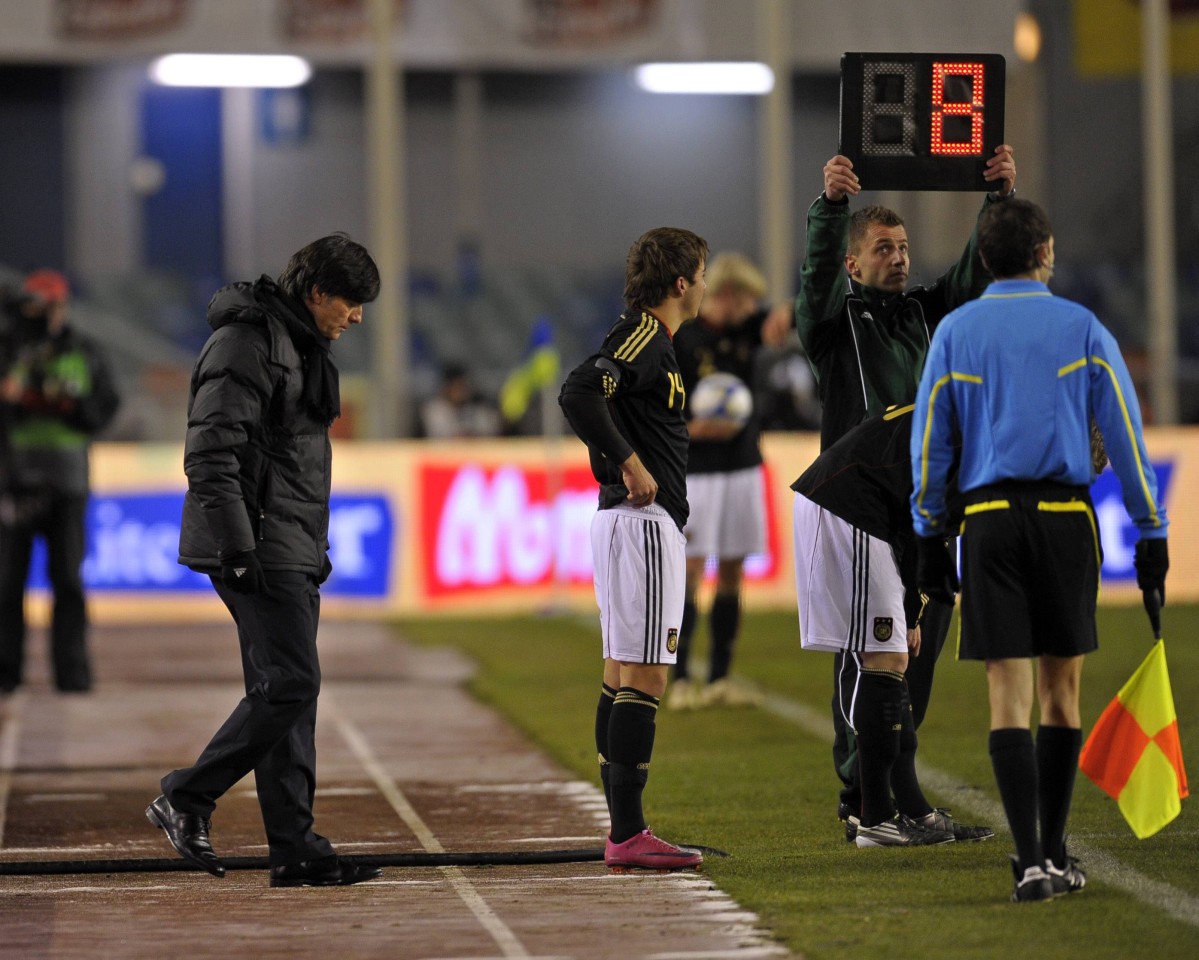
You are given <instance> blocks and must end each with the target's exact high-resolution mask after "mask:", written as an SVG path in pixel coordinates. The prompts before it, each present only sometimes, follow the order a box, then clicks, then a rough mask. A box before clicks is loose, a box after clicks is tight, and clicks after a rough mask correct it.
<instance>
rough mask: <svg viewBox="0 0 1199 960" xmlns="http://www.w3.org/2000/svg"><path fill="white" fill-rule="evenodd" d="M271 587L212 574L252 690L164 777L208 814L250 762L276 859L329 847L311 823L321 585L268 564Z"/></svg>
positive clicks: (170, 793) (181, 801) (194, 808)
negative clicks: (247, 588) (243, 587)
mask: <svg viewBox="0 0 1199 960" xmlns="http://www.w3.org/2000/svg"><path fill="white" fill-rule="evenodd" d="M267 583H268V584H269V590H268V592H267V593H265V594H250V595H246V594H239V593H234V592H232V591H231V590H228V589H226V588H225V587H224V586H223V585H222V584H221V583H220V581H219V580H217V579H216V578H215V577H214V578H213V586H215V587H216V591H217V593H218V594H219V595H220V598H221V600H223V601H224V603H225V606H226V607H228V608H229V612H230V613H231V614H232V615H233V620H234V622H235V623H236V624H237V638H238V641H239V642H240V644H241V662H242V672H243V673H244V675H245V682H246V695H245V697H243V698H242V700H241V702H240V703H238V705H237V707H236V708H235V709H234V710H233V713H232V714H230V716H229V719H228V720H226V721H225V723H224V724H223V725H222V726H221V728H220V729H219V730H218V731H217V732H216V734H215V735H214V736H213V738H212V740H211V741H209V744H208V746H207V747H205V748H204V752H203V753H201V754H200V757H199V759H198V760H196V762H195V764H194V765H193V766H191V767H188V768H186V769H184V770H176V771H174V772H173V773H169V774H167V775H166V776H165V777H163V778H162V792H163V795H164V796H166V798H167V800H169V801H170V803H171V806H173V807H175V808H176V809H177V810H181V811H183V812H184V813H194V814H199V815H200V816H204V817H208V816H211V815H212V811H213V810H214V809H215V807H216V802H217V800H218V799H219V798H220V797H221V796H222V795H223V794H224V793H225V792H226V791H228V790H229V788H230V787H232V786H233V785H234V784H235V783H237V782H238V781H239V780H240V779H241V778H242V777H244V776H245V775H246V774H247V773H249V772H250V771H251V770H253V771H254V779H255V781H256V783H257V787H258V805H259V807H260V808H261V810H262V822H263V824H264V825H265V826H266V836H267V842H268V844H269V847H270V862H271V865H272V866H278V865H282V864H289V863H296V862H298V861H301V860H312V859H315V858H317V857H324V856H328V855H329V854H331V853H332V852H333V847H332V846H331V845H330V843H329V841H328V840H326V839H325V838H324V837H322V836H320V835H319V834H317V833H315V832H314V831H313V829H312V800H313V795H314V792H315V790H316V742H315V739H316V700H317V694H318V693H320V687H321V669H320V663H319V661H318V659H317V653H316V630H317V622H318V620H319V619H320V606H321V600H320V590H319V588H318V587H317V584H316V581H315V580H313V578H312V577H310V576H307V575H305V574H301V573H293V572H290V571H276V570H269V571H267Z"/></svg>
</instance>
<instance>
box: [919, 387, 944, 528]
mask: <svg viewBox="0 0 1199 960" xmlns="http://www.w3.org/2000/svg"><path fill="white" fill-rule="evenodd" d="M949 378H950V374H948V373H947V374H945V376H943V377H940V378H939V379H938V380H937V381H936V382H935V383H934V384H933V388H932V390H930V391H929V394H928V418H927V419H926V420H925V423H924V437H923V439H922V440H921V442H920V494H919V495H918V496H917V497H916V509H917V510H919V511H920V515H921V516H922V517H925V518H926V519H928V520H931V519H932V514H930V513H929V512H928V511H927V510H925V509H924V495H925V494H926V493H927V492H928V444H929V440H930V439H931V438H932V435H933V411H934V410H935V409H936V406H937V395H938V394H939V393H940V392H941V388H942V387H944V386H945V384H947V383H949Z"/></svg>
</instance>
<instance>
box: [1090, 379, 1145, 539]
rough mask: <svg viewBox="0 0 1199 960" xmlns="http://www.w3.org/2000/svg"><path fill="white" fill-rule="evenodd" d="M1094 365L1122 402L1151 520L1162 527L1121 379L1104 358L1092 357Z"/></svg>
mask: <svg viewBox="0 0 1199 960" xmlns="http://www.w3.org/2000/svg"><path fill="white" fill-rule="evenodd" d="M1091 362H1092V363H1097V364H1099V366H1101V367H1103V369H1104V370H1106V371H1107V375H1108V376H1109V377H1111V381H1112V389H1113V390H1115V391H1116V399H1117V400H1118V401H1119V402H1120V413H1121V415H1122V416H1123V417H1124V431H1125V433H1126V434H1127V435H1128V446H1129V447H1130V448H1131V449H1132V456H1133V459H1134V460H1135V461H1136V465H1137V476H1138V477H1139V478H1140V481H1141V493H1142V494H1144V496H1145V504H1146V505H1147V506H1148V507H1149V518H1150V519H1151V520H1152V521H1153V525H1154V526H1155V527H1160V526H1161V525H1162V521H1161V517H1159V516H1158V515H1157V504H1156V503H1154V502H1153V494H1152V493H1150V491H1149V483H1148V481H1146V479H1145V464H1144V463H1142V462H1141V451H1140V449H1139V447H1138V445H1137V434H1136V431H1135V430H1134V429H1133V427H1132V417H1130V416H1129V414H1128V404H1127V403H1126V402H1125V400H1124V391H1123V390H1121V389H1120V378H1119V377H1117V376H1116V371H1115V370H1113V369H1112V368H1111V364H1109V363H1108V362H1107V361H1106V360H1104V359H1103V357H1091Z"/></svg>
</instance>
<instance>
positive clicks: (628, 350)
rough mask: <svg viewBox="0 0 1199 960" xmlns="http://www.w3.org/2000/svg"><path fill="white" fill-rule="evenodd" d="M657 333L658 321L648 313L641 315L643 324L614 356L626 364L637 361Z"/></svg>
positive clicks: (638, 325) (639, 324)
mask: <svg viewBox="0 0 1199 960" xmlns="http://www.w3.org/2000/svg"><path fill="white" fill-rule="evenodd" d="M657 332H658V321H657V319H656V318H655V317H654V316H652V315H651V314H648V313H643V314H641V322H640V323H638V324H637V326H636V328H635V329H634V330H633V332H632V333H630V334H629V336H628V338H627V339H626V340H625V342H624V343H622V344H621V345H620V346H619V347H618V348H617V350H616V353H615V354H613V356H615V357H616V359H617V360H623V361H624V362H625V363H629V362H631V361H633V360H635V359H636V358H637V354H639V353H640V352H641V351H642V350H644V349H645V345H646V344H647V343H649V342H650V340H652V339H653V337H654V334H655V333H657Z"/></svg>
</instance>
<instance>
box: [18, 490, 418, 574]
mask: <svg viewBox="0 0 1199 960" xmlns="http://www.w3.org/2000/svg"><path fill="white" fill-rule="evenodd" d="M182 510H183V494H182V492H171V493H133V494H118V495H108V496H93V497H92V499H91V501H90V502H89V503H88V511H87V521H86V523H87V529H86V542H87V554H86V556H85V558H84V561H83V580H84V583H85V584H86V586H87V589H88V591H89V592H92V591H94V592H97V593H104V592H129V591H133V592H139V593H151V594H159V593H179V592H184V593H192V592H197V591H210V590H212V585H211V584H210V583H209V582H208V577H207V576H204V575H202V574H199V573H196V572H194V571H192V570H189V569H188V568H187V567H184V566H180V565H179V563H178V562H177V558H178V555H179V518H180V515H181V513H182ZM394 528H395V520H394V518H393V516H392V508H391V503H390V501H389V500H388V499H387V498H386V497H384V496H380V495H368V496H338V495H336V494H334V495H333V497H332V499H331V501H330V505H329V557H330V559H331V560H332V561H333V575H332V576H331V577H330V578H329V580H328V581H327V582H326V583H325V585H324V586H323V587H322V588H321V592H322V593H323V594H325V595H327V596H355V597H380V598H381V597H386V596H387V591H388V587H389V585H390V582H391V571H392V564H393V562H394V559H395V558H394V557H393V556H392V543H393V534H394ZM29 585H30V586H31V587H40V588H43V589H44V588H46V587H48V586H49V584H48V582H47V580H46V551H45V545H44V544H43V543H42V542H41V541H40V540H39V541H38V542H37V544H36V545H35V547H34V554H33V564H32V566H31V568H30V576H29Z"/></svg>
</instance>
